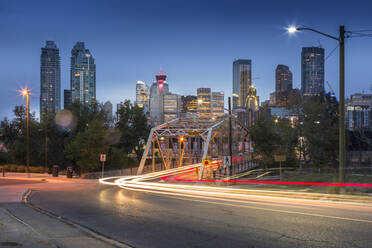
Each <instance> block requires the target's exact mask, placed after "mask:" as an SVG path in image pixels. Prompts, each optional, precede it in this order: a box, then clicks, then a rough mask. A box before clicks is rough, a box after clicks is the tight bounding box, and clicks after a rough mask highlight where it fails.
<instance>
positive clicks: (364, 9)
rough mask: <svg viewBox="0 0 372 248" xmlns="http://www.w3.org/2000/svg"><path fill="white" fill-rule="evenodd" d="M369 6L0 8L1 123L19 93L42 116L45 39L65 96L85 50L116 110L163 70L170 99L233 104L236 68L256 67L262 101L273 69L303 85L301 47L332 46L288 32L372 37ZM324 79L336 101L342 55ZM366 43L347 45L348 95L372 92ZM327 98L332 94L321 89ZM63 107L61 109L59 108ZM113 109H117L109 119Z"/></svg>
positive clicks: (197, 2) (331, 61)
mask: <svg viewBox="0 0 372 248" xmlns="http://www.w3.org/2000/svg"><path fill="white" fill-rule="evenodd" d="M371 13H372V1H367V0H366V1H355V0H354V1H350V0H349V1H325V0H322V1H300V0H297V1H284V0H281V1H247V0H242V1H240V0H226V1H219V0H213V1H212V0H211V1H205V0H187V1H186V0H185V1H177V0H169V1H165V0H151V1H140V0H137V1H124V0H122V1H109V0H107V1H103V0H102V1H93V0H91V1H82V0H79V1H67V0H63V1H46V0H45V1H35V0H32V1H30V0H25V1H20V0H17V1H14V0H1V1H0V83H1V91H0V118H1V119H2V118H3V117H4V116H8V117H10V118H12V114H11V111H12V109H13V108H14V106H15V105H16V104H17V105H19V104H22V103H25V101H24V100H22V97H21V96H18V95H17V94H18V93H17V90H18V89H19V88H21V87H22V86H25V85H28V86H29V88H31V89H32V94H33V96H32V98H31V108H32V109H31V111H36V113H37V114H38V112H39V93H40V52H41V47H42V46H45V40H54V41H55V42H56V44H57V46H58V48H59V49H60V56H61V88H62V93H61V94H62V100H63V89H67V88H69V85H70V83H69V79H70V75H69V66H70V56H71V49H72V47H73V45H74V44H75V43H76V42H77V41H84V42H85V45H86V47H87V48H88V49H90V51H91V53H92V55H93V56H94V58H95V60H96V65H97V99H98V100H99V101H107V100H110V101H111V102H112V103H113V104H114V106H116V104H117V103H119V102H120V101H123V100H124V99H131V100H134V98H135V83H136V81H137V80H142V81H145V82H146V83H147V84H148V85H150V84H151V83H152V81H153V80H154V75H155V74H156V73H157V72H158V71H159V70H160V68H162V69H163V71H164V72H165V73H166V74H167V75H168V80H167V81H168V83H169V88H170V91H171V92H174V93H178V94H196V88H198V87H211V88H212V90H213V91H224V92H225V95H226V96H228V95H231V91H232V62H233V60H234V59H237V58H242V59H252V77H253V78H255V79H254V80H253V83H254V85H255V86H256V88H257V91H258V95H259V96H260V100H261V101H262V100H266V99H268V96H269V93H270V92H273V91H274V89H275V68H276V66H277V64H286V65H288V66H289V67H290V69H291V70H292V72H293V85H294V87H297V88H300V84H301V74H300V73H301V67H300V62H301V57H300V55H301V48H302V47H303V46H318V45H319V44H321V45H322V47H324V48H325V52H326V56H327V55H328V54H329V53H330V52H331V51H332V50H333V49H334V48H335V47H336V46H337V42H336V41H334V40H330V39H328V38H325V37H322V36H319V35H317V34H313V33H310V32H306V31H303V32H300V33H298V34H296V35H294V36H289V35H288V34H287V33H286V30H285V28H286V27H287V26H289V25H291V24H296V25H302V26H307V27H312V28H316V29H319V30H321V31H323V32H326V33H329V34H332V35H335V36H337V31H338V26H339V25H342V24H343V25H345V26H346V30H349V31H353V30H365V29H367V30H372V14H371ZM325 78H326V81H329V83H330V84H331V86H332V88H333V89H334V90H335V91H336V93H337V94H338V50H336V51H335V52H334V53H333V54H332V55H331V56H330V57H329V58H328V59H327V60H326V63H325ZM371 85H372V38H369V37H365V38H352V39H349V40H347V43H346V93H347V95H349V94H350V93H357V92H360V93H362V92H363V91H364V92H365V93H370V86H371ZM325 87H326V90H327V91H328V90H329V88H328V86H327V85H326V86H325ZM61 107H63V101H62V106H61ZM115 110H116V107H114V111H115Z"/></svg>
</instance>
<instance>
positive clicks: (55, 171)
mask: <svg viewBox="0 0 372 248" xmlns="http://www.w3.org/2000/svg"><path fill="white" fill-rule="evenodd" d="M58 172H59V166H58V165H53V168H52V175H53V177H58Z"/></svg>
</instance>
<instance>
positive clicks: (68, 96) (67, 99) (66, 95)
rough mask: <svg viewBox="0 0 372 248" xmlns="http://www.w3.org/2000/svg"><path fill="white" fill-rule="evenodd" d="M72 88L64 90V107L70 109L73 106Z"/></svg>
mask: <svg viewBox="0 0 372 248" xmlns="http://www.w3.org/2000/svg"><path fill="white" fill-rule="evenodd" d="M71 103H72V100H71V90H64V91H63V108H64V109H69V108H70V106H71Z"/></svg>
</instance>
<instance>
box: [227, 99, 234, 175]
mask: <svg viewBox="0 0 372 248" xmlns="http://www.w3.org/2000/svg"><path fill="white" fill-rule="evenodd" d="M228 101H229V156H230V161H231V162H230V168H229V175H230V176H231V175H232V163H233V161H232V160H233V159H232V126H231V97H228Z"/></svg>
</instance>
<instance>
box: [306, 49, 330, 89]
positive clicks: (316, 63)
mask: <svg viewBox="0 0 372 248" xmlns="http://www.w3.org/2000/svg"><path fill="white" fill-rule="evenodd" d="M323 91H324V48H321V47H303V48H302V53H301V92H302V94H303V95H318V94H320V93H321V92H323Z"/></svg>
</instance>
